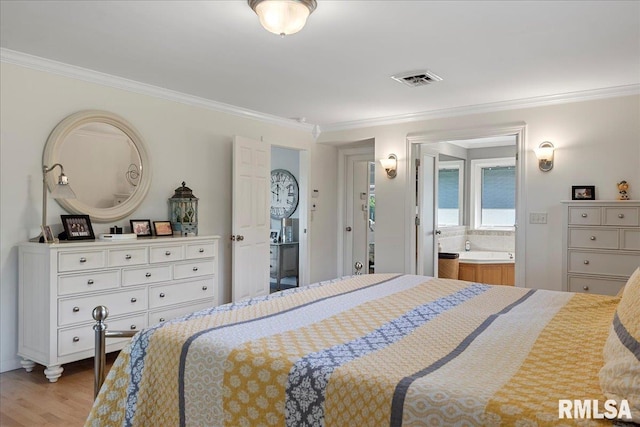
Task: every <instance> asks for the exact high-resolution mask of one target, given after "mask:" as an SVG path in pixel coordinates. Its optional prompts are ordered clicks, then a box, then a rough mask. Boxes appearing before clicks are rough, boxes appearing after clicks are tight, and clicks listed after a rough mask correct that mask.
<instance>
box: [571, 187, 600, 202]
mask: <svg viewBox="0 0 640 427" xmlns="http://www.w3.org/2000/svg"><path fill="white" fill-rule="evenodd" d="M595 199H596V187H595V186H594V185H574V186H572V187H571V200H595Z"/></svg>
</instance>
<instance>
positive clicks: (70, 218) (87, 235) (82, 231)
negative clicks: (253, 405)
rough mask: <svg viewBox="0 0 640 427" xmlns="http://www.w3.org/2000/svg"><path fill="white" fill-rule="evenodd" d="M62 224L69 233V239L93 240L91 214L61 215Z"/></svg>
mask: <svg viewBox="0 0 640 427" xmlns="http://www.w3.org/2000/svg"><path fill="white" fill-rule="evenodd" d="M60 219H61V220H62V226H63V227H64V231H65V233H67V240H93V239H95V238H96V236H95V235H94V234H93V227H91V220H90V219H89V215H60Z"/></svg>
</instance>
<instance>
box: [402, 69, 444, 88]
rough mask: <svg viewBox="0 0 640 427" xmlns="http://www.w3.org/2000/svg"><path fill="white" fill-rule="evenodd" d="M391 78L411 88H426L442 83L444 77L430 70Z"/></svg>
mask: <svg viewBox="0 0 640 427" xmlns="http://www.w3.org/2000/svg"><path fill="white" fill-rule="evenodd" d="M391 78H392V79H393V80H395V81H397V82H400V83H402V84H405V85H407V86H411V87H418V86H425V85H428V84H429V83H433V82H439V81H442V77H440V76H438V75H436V74H434V73H432V72H431V71H428V70H427V71H414V72H411V73H404V74H401V75H397V76H391Z"/></svg>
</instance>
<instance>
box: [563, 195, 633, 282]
mask: <svg viewBox="0 0 640 427" xmlns="http://www.w3.org/2000/svg"><path fill="white" fill-rule="evenodd" d="M563 208H564V211H565V212H564V235H563V242H564V249H563V271H564V274H563V282H564V283H563V285H564V287H563V289H564V290H567V291H571V292H586V293H596V294H605V295H615V294H617V293H618V291H619V290H620V289H621V288H622V287H623V286H624V284H625V283H626V281H627V280H628V278H629V276H631V274H632V273H633V272H634V271H635V269H636V268H638V266H640V201H629V200H625V201H615V200H614V201H602V200H584V201H575V200H574V201H565V202H563Z"/></svg>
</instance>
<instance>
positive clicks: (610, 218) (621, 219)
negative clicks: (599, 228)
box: [604, 207, 640, 226]
mask: <svg viewBox="0 0 640 427" xmlns="http://www.w3.org/2000/svg"><path fill="white" fill-rule="evenodd" d="M639 216H640V215H638V208H634V207H628V208H619V207H607V208H604V225H622V226H637V225H638V217H639Z"/></svg>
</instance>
